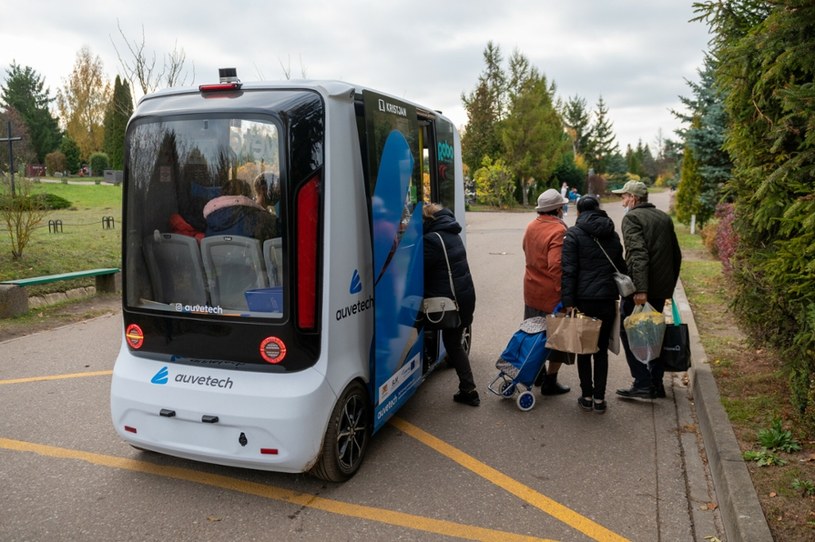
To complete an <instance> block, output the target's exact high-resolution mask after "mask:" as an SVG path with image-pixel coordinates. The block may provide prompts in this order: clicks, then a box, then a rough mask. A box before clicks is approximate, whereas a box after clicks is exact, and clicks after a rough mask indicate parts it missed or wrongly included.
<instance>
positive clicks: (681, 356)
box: [660, 299, 691, 373]
mask: <svg viewBox="0 0 815 542" xmlns="http://www.w3.org/2000/svg"><path fill="white" fill-rule="evenodd" d="M671 313H672V314H673V324H669V325H667V326H665V338H664V339H663V340H662V354H661V355H660V359H661V360H662V364H663V365H664V367H665V371H667V372H671V373H681V372H684V371H687V370H688V369H690V366H691V353H690V332H689V331H688V324H683V323H682V317H681V316H680V315H679V309H677V307H676V301H674V300H673V299H671Z"/></svg>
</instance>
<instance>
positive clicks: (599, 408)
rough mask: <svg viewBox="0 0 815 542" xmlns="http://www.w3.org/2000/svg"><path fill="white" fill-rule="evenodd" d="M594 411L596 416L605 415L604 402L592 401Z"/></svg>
mask: <svg viewBox="0 0 815 542" xmlns="http://www.w3.org/2000/svg"><path fill="white" fill-rule="evenodd" d="M594 411H595V412H596V413H597V414H605V413H606V402H605V401H599V402H598V401H594Z"/></svg>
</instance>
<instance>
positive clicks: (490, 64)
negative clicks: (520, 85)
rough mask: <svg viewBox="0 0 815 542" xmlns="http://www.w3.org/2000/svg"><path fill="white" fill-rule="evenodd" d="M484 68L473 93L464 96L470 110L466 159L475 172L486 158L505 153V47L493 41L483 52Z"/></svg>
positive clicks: (463, 144)
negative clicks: (503, 51) (501, 128)
mask: <svg viewBox="0 0 815 542" xmlns="http://www.w3.org/2000/svg"><path fill="white" fill-rule="evenodd" d="M483 56H484V71H483V72H482V73H481V75H480V76H479V77H478V84H477V86H476V88H475V90H473V91H472V92H471V93H470V94H469V95H464V94H462V95H461V101H462V103H463V104H464V109H465V110H466V111H467V126H466V128H465V129H464V133H463V134H462V136H461V154H462V160H463V161H464V163H465V164H467V166H468V167H469V168H470V171H475V170H477V169H478V168H480V167H481V165H482V163H483V161H484V158H485V157H490V158H493V159H496V158H497V157H499V156H501V154H502V152H503V150H502V148H501V133H500V127H499V123H500V121H501V120H502V119H503V117H504V111H505V109H506V104H505V102H506V76H505V75H504V72H503V70H502V69H501V62H502V56H501V48H500V47H498V46H497V45H494V44H493V43H492V42H491V41H490V42H487V47H486V48H485V49H484V52H483Z"/></svg>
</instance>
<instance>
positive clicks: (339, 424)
mask: <svg viewBox="0 0 815 542" xmlns="http://www.w3.org/2000/svg"><path fill="white" fill-rule="evenodd" d="M370 436H371V419H370V406H369V404H368V394H367V393H366V391H365V386H363V385H362V383H361V382H359V381H356V380H355V381H354V382H351V384H349V385H348V387H347V388H345V391H344V392H343V394H342V396H341V397H340V399H339V401H337V404H336V405H334V410H333V411H332V412H331V418H330V419H329V420H328V428H327V429H326V432H325V438H324V440H323V449H322V452H321V454H320V458H319V459H318V461H317V464H316V465H314V467H313V468H312V469H311V473H312V474H313V475H314V476H316V477H318V478H322V479H323V480H328V481H330V482H344V481H345V480H348V479H349V478H350V477H351V476H353V475H354V473H355V472H356V471H357V470H358V469H359V466H360V465H361V464H362V459H363V458H364V457H365V451H366V450H367V448H368V440H369V439H370Z"/></svg>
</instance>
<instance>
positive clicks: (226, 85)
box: [198, 68, 241, 92]
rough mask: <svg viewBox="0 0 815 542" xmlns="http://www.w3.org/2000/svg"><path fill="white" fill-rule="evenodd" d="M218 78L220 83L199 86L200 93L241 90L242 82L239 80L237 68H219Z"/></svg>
mask: <svg viewBox="0 0 815 542" xmlns="http://www.w3.org/2000/svg"><path fill="white" fill-rule="evenodd" d="M218 77H219V79H220V82H219V83H217V84H216V83H212V84H208V85H199V86H198V90H199V91H200V92H219V91H224V90H239V89H240V88H241V80H240V79H238V70H236V69H235V68H219V69H218Z"/></svg>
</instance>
